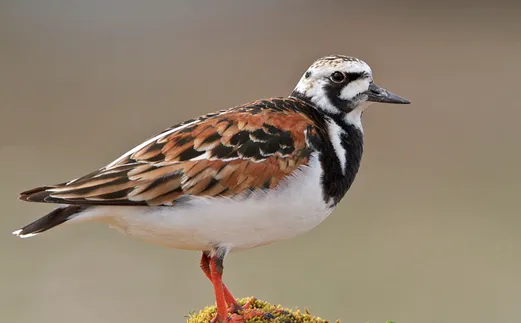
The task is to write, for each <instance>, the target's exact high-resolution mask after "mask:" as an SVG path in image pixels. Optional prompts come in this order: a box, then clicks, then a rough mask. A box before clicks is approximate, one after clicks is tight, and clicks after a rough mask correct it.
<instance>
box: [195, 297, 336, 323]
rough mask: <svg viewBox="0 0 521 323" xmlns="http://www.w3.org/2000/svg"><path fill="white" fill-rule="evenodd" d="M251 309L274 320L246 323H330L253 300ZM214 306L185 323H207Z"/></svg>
mask: <svg viewBox="0 0 521 323" xmlns="http://www.w3.org/2000/svg"><path fill="white" fill-rule="evenodd" d="M248 300H250V299H249V298H243V299H238V300H237V301H238V302H239V304H241V305H244V304H245V303H246V302H247V301H248ZM251 308H253V309H259V310H261V311H263V312H265V313H270V314H271V315H273V317H274V318H272V319H265V318H262V317H255V318H252V319H250V320H247V321H246V323H330V321H327V320H324V319H322V318H320V317H317V316H313V315H311V314H310V313H309V312H308V311H307V310H306V311H304V312H301V311H300V310H291V309H287V308H283V307H281V306H280V305H272V304H270V303H267V302H264V301H260V300H255V301H254V302H253V304H252V307H251ZM215 310H216V308H215V306H208V307H206V308H204V309H202V310H201V311H200V312H199V313H193V314H190V316H189V318H188V321H187V323H209V322H210V320H211V319H212V318H213V317H214V316H215ZM336 322H337V323H339V321H336Z"/></svg>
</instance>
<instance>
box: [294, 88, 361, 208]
mask: <svg viewBox="0 0 521 323" xmlns="http://www.w3.org/2000/svg"><path fill="white" fill-rule="evenodd" d="M292 96H293V97H295V96H294V95H293V94H292ZM298 99H301V98H298ZM301 100H302V99H301ZM302 101H304V102H306V104H307V105H308V106H309V107H311V108H310V109H305V110H306V111H303V112H305V113H306V114H308V115H309V117H311V119H312V120H313V121H314V123H315V125H316V128H317V129H318V130H319V131H318V137H319V138H317V140H318V141H317V144H316V147H314V148H315V149H316V150H317V151H318V152H319V161H320V164H321V165H322V168H323V170H324V171H323V175H322V188H323V193H324V201H325V202H326V203H327V204H329V205H331V206H334V205H336V204H337V203H338V202H340V200H341V199H342V197H343V196H344V195H345V194H346V192H347V191H348V190H349V188H350V187H351V185H352V184H353V181H354V179H355V177H356V174H357V173H358V169H359V167H360V162H361V159H362V152H363V143H364V137H363V130H362V122H361V117H362V111H363V109H364V107H363V106H361V107H357V108H356V109H354V110H353V111H351V112H350V113H347V114H330V113H327V112H324V110H322V109H320V110H319V109H318V108H317V107H315V106H314V105H313V103H311V102H310V101H309V100H302Z"/></svg>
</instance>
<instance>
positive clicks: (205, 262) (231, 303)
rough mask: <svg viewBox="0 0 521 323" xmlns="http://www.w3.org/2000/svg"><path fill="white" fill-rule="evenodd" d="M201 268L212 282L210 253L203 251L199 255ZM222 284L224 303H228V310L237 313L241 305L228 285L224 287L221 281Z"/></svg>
mask: <svg viewBox="0 0 521 323" xmlns="http://www.w3.org/2000/svg"><path fill="white" fill-rule="evenodd" d="M201 269H202V270H203V272H204V274H205V275H206V277H207V278H208V279H209V280H210V281H211V282H212V283H213V280H212V275H211V271H210V255H209V254H208V253H207V252H205V251H203V255H202V256H201ZM222 285H223V291H224V300H225V301H226V304H227V305H228V308H229V310H230V312H231V313H238V312H239V311H240V310H241V306H240V305H239V303H237V301H236V300H235V297H233V295H232V293H230V290H229V289H228V287H226V285H225V284H224V283H222Z"/></svg>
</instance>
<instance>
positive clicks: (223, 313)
mask: <svg viewBox="0 0 521 323" xmlns="http://www.w3.org/2000/svg"><path fill="white" fill-rule="evenodd" d="M222 274H223V265H222V259H219V258H217V257H215V256H214V257H211V258H210V279H211V281H212V284H213V291H214V293H215V302H216V304H217V315H216V316H215V318H214V319H213V320H212V322H218V323H225V322H229V321H230V320H229V318H228V310H227V306H226V300H225V297H224V284H223V281H222Z"/></svg>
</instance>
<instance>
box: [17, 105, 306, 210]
mask: <svg viewBox="0 0 521 323" xmlns="http://www.w3.org/2000/svg"><path fill="white" fill-rule="evenodd" d="M298 104H302V103H301V102H300V101H298V100H296V99H290V98H287V99H271V100H263V101H256V102H253V103H250V104H247V105H244V106H239V107H236V108H233V109H230V110H226V111H221V112H217V113H213V114H209V115H206V116H203V117H201V118H199V119H196V120H191V121H187V122H185V123H183V124H180V125H178V126H176V127H173V128H170V129H168V130H166V131H164V132H163V133H161V134H159V135H158V136H156V137H154V138H151V139H149V140H148V141H146V142H145V143H143V144H142V145H140V146H137V147H136V148H134V149H132V150H131V151H130V152H128V153H127V154H125V155H123V156H122V157H120V158H118V159H117V160H115V161H114V162H112V163H111V164H109V165H107V166H106V167H104V168H102V169H100V170H98V171H96V172H94V173H91V174H88V175H86V176H84V177H81V178H78V179H76V180H73V181H70V182H68V183H63V184H59V185H55V186H50V187H42V188H37V189H34V190H30V191H27V192H24V193H22V194H21V197H20V198H21V199H22V200H26V201H33V202H51V203H63V204H110V205H172V204H174V203H175V201H176V200H177V199H178V198H179V197H181V196H185V195H197V196H233V195H238V194H242V193H244V192H248V191H253V190H255V189H266V188H273V187H275V186H276V185H277V184H279V182H280V181H281V180H283V179H284V178H285V177H286V176H288V175H289V174H292V173H293V172H295V171H298V169H299V167H301V166H303V165H307V163H308V160H309V155H310V153H311V151H312V148H311V147H309V146H308V145H307V143H306V136H307V135H308V136H309V135H311V134H312V133H314V132H315V131H316V129H315V128H314V127H313V123H312V121H311V120H310V119H309V118H308V117H307V116H306V115H305V114H303V113H301V112H298V111H299V110H298V109H296V107H297V106H298Z"/></svg>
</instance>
